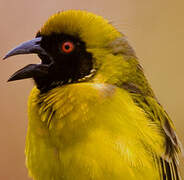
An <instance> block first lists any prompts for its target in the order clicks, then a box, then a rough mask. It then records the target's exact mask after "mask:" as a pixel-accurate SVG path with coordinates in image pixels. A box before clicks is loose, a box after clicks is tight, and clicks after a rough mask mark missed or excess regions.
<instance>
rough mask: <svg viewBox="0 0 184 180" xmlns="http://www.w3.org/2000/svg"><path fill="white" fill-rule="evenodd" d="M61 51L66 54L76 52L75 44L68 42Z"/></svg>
mask: <svg viewBox="0 0 184 180" xmlns="http://www.w3.org/2000/svg"><path fill="white" fill-rule="evenodd" d="M61 50H62V51H63V52H64V53H70V52H72V51H73V50H74V44H73V42H71V41H66V42H64V43H63V44H62V47H61Z"/></svg>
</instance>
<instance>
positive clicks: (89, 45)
mask: <svg viewBox="0 0 184 180" xmlns="http://www.w3.org/2000/svg"><path fill="white" fill-rule="evenodd" d="M31 53H36V54H38V56H39V57H40V59H41V63H40V64H30V65H27V66H26V67H24V68H22V69H20V70H19V71H17V72H16V73H14V74H13V75H12V76H11V77H10V79H9V81H13V80H19V79H25V78H33V79H34V81H35V83H36V85H37V87H38V89H40V90H41V91H43V92H45V91H48V90H50V89H52V88H54V87H56V86H61V85H64V84H70V83H76V82H82V81H96V82H103V83H111V84H116V83H119V79H123V77H126V72H127V71H129V70H131V68H128V67H129V61H128V58H126V57H129V58H131V57H133V56H134V52H133V50H132V49H131V47H130V46H129V45H128V43H127V41H126V40H125V38H124V36H123V34H121V33H120V32H118V31H117V30H116V29H115V28H114V27H113V26H112V25H111V24H110V23H109V22H108V21H107V20H105V19H104V18H102V17H101V16H97V15H94V14H92V13H89V12H86V11H80V10H68V11H63V12H59V13H57V14H55V15H53V16H51V17H50V18H49V19H48V21H47V22H46V23H45V24H44V25H43V27H42V28H41V30H40V31H39V32H38V33H37V35H36V38H35V39H33V40H31V41H28V42H25V43H23V44H21V45H19V46H17V47H16V48H14V49H13V50H11V51H10V52H9V53H8V54H7V55H6V56H5V58H4V59H6V58H8V57H10V56H13V55H17V54H31ZM122 55H124V56H122ZM123 57H124V58H123ZM127 69H129V70H127ZM120 77H121V78H120Z"/></svg>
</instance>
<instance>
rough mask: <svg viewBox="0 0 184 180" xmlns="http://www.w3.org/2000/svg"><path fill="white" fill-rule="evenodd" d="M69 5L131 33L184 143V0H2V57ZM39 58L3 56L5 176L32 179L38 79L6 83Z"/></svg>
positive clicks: (0, 123) (0, 111) (0, 137)
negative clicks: (32, 110)
mask: <svg viewBox="0 0 184 180" xmlns="http://www.w3.org/2000/svg"><path fill="white" fill-rule="evenodd" d="M65 9H85V10H89V11H92V12H94V13H97V14H100V15H102V16H104V17H106V18H108V19H109V20H110V21H112V22H113V23H114V25H115V26H116V27H117V28H119V30H120V31H122V32H124V33H125V34H126V35H127V36H128V39H129V41H130V43H131V44H132V46H133V47H134V48H135V50H136V52H137V56H138V57H139V58H140V61H141V63H142V65H143V66H144V69H145V73H146V74H147V76H148V78H149V80H150V81H151V84H152V86H153V89H154V90H155V93H156V94H157V96H158V98H159V100H160V102H161V103H162V104H163V105H164V106H165V109H166V110H167V111H168V113H169V114H170V116H171V118H172V119H173V121H174V123H175V125H176V129H177V132H178V135H179V137H180V139H181V141H182V142H183V144H184V136H183V132H184V119H183V111H184V108H183V107H184V95H183V94H184V1H183V0H175V1H173V0H101V1H100V0H93V1H92V0H89V1H88V0H73V1H71V0H52V1H51V0H50V1H49V0H44V1H41V0H31V1H27V0H18V1H14V0H0V58H2V57H3V55H5V53H6V52H7V51H8V50H10V49H11V48H13V47H14V46H16V45H18V44H19V43H21V42H23V41H25V40H30V39H31V38H33V37H34V34H35V33H36V32H37V30H38V29H39V28H40V26H41V25H42V24H43V23H44V22H45V20H46V19H47V18H48V17H49V16H50V15H52V14H53V13H55V12H58V11H59V10H65ZM37 62H39V59H38V58H37V57H36V56H34V55H26V56H16V57H14V58H11V59H8V60H7V61H4V62H3V61H1V62H0V115H1V116H0V117H1V118H0V179H2V180H26V179H27V180H28V179H29V178H28V176H27V170H26V168H25V165H24V161H25V157H24V145H25V136H26V128H27V114H26V111H27V97H28V95H29V92H30V90H31V88H32V86H33V83H32V82H31V81H30V80H24V81H17V82H12V83H6V80H7V79H8V77H9V76H10V75H11V74H12V73H13V72H15V71H16V70H18V69H19V68H21V67H23V66H25V65H27V64H29V63H37ZM180 166H181V167H182V166H183V163H181V164H180ZM182 168H183V167H182Z"/></svg>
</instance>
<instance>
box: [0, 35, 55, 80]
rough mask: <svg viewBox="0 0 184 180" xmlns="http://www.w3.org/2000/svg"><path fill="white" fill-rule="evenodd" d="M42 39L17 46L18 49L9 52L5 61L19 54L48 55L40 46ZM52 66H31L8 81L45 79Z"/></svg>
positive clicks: (16, 73)
mask: <svg viewBox="0 0 184 180" xmlns="http://www.w3.org/2000/svg"><path fill="white" fill-rule="evenodd" d="M41 40H42V38H41V37H37V38H35V39H33V40H30V41H27V42H24V43H22V44H20V45H19V46H17V47H16V48H14V49H12V50H11V51H9V52H8V53H7V54H6V56H5V57H4V58H3V59H7V58H8V57H10V56H14V55H18V54H33V53H34V54H40V55H47V56H48V54H47V53H46V51H45V50H44V49H43V48H42V47H41V46H40V43H41ZM51 65H52V63H50V64H29V65H27V66H26V67H24V68H22V69H20V70H18V71H17V72H15V73H14V74H13V75H12V76H11V77H10V78H9V80H8V81H15V80H19V79H27V78H36V77H41V78H42V77H43V78H44V76H45V75H47V74H48V71H49V68H50V66H51Z"/></svg>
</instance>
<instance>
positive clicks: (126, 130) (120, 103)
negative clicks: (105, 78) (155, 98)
mask: <svg viewBox="0 0 184 180" xmlns="http://www.w3.org/2000/svg"><path fill="white" fill-rule="evenodd" d="M83 94H85V96H83ZM61 107H62V108H61ZM50 115H52V118H51V119H50ZM29 118H30V121H29V129H28V137H27V144H26V146H27V149H26V154H27V156H28V159H27V165H28V167H29V168H30V169H31V173H32V174H33V177H34V174H36V178H35V179H42V177H41V176H42V175H43V176H46V175H45V174H44V172H46V171H47V175H49V174H50V176H51V175H53V174H55V173H54V171H53V169H58V171H59V172H58V173H57V176H58V174H60V175H61V177H59V176H58V177H54V176H53V177H54V179H62V178H63V179H77V180H78V179H90V178H91V179H95V180H96V179H145V178H149V179H154V180H155V179H159V178H158V177H159V174H158V170H156V168H157V167H156V164H154V159H153V157H152V156H151V153H157V154H160V155H161V154H162V152H163V151H164V144H163V143H164V139H163V136H162V133H161V132H160V129H159V128H158V127H157V126H156V125H155V124H154V123H152V122H151V121H149V120H148V119H147V117H146V114H145V113H144V112H143V111H142V110H141V109H140V108H138V107H137V106H136V105H135V104H134V103H133V101H132V99H131V97H130V96H129V95H128V93H127V92H126V91H124V90H122V89H119V88H117V87H115V86H112V85H107V84H96V83H80V84H74V85H67V86H63V87H59V88H55V89H53V90H51V91H50V92H49V93H47V94H44V95H42V96H40V94H39V90H38V89H36V88H34V89H33V91H32V93H31V96H30V98H29ZM40 119H41V120H42V121H40ZM142 139H143V140H144V144H142V142H141V141H142ZM144 146H148V147H149V151H147V150H146V149H145V147H144ZM29 147H32V148H29ZM48 155H49V156H51V157H50V158H51V159H50V158H49V157H48ZM42 156H43V157H42ZM33 157H34V159H35V162H34V161H33ZM36 159H40V161H39V162H38V161H36ZM45 161H46V162H45ZM44 164H47V165H48V166H49V168H48V167H47V166H46V167H45V168H46V169H44ZM38 167H41V168H38ZM47 168H48V169H47ZM49 171H51V172H49ZM38 174H39V175H40V177H39V175H38ZM150 174H152V177H150ZM47 179H52V176H51V177H48V178H47Z"/></svg>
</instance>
